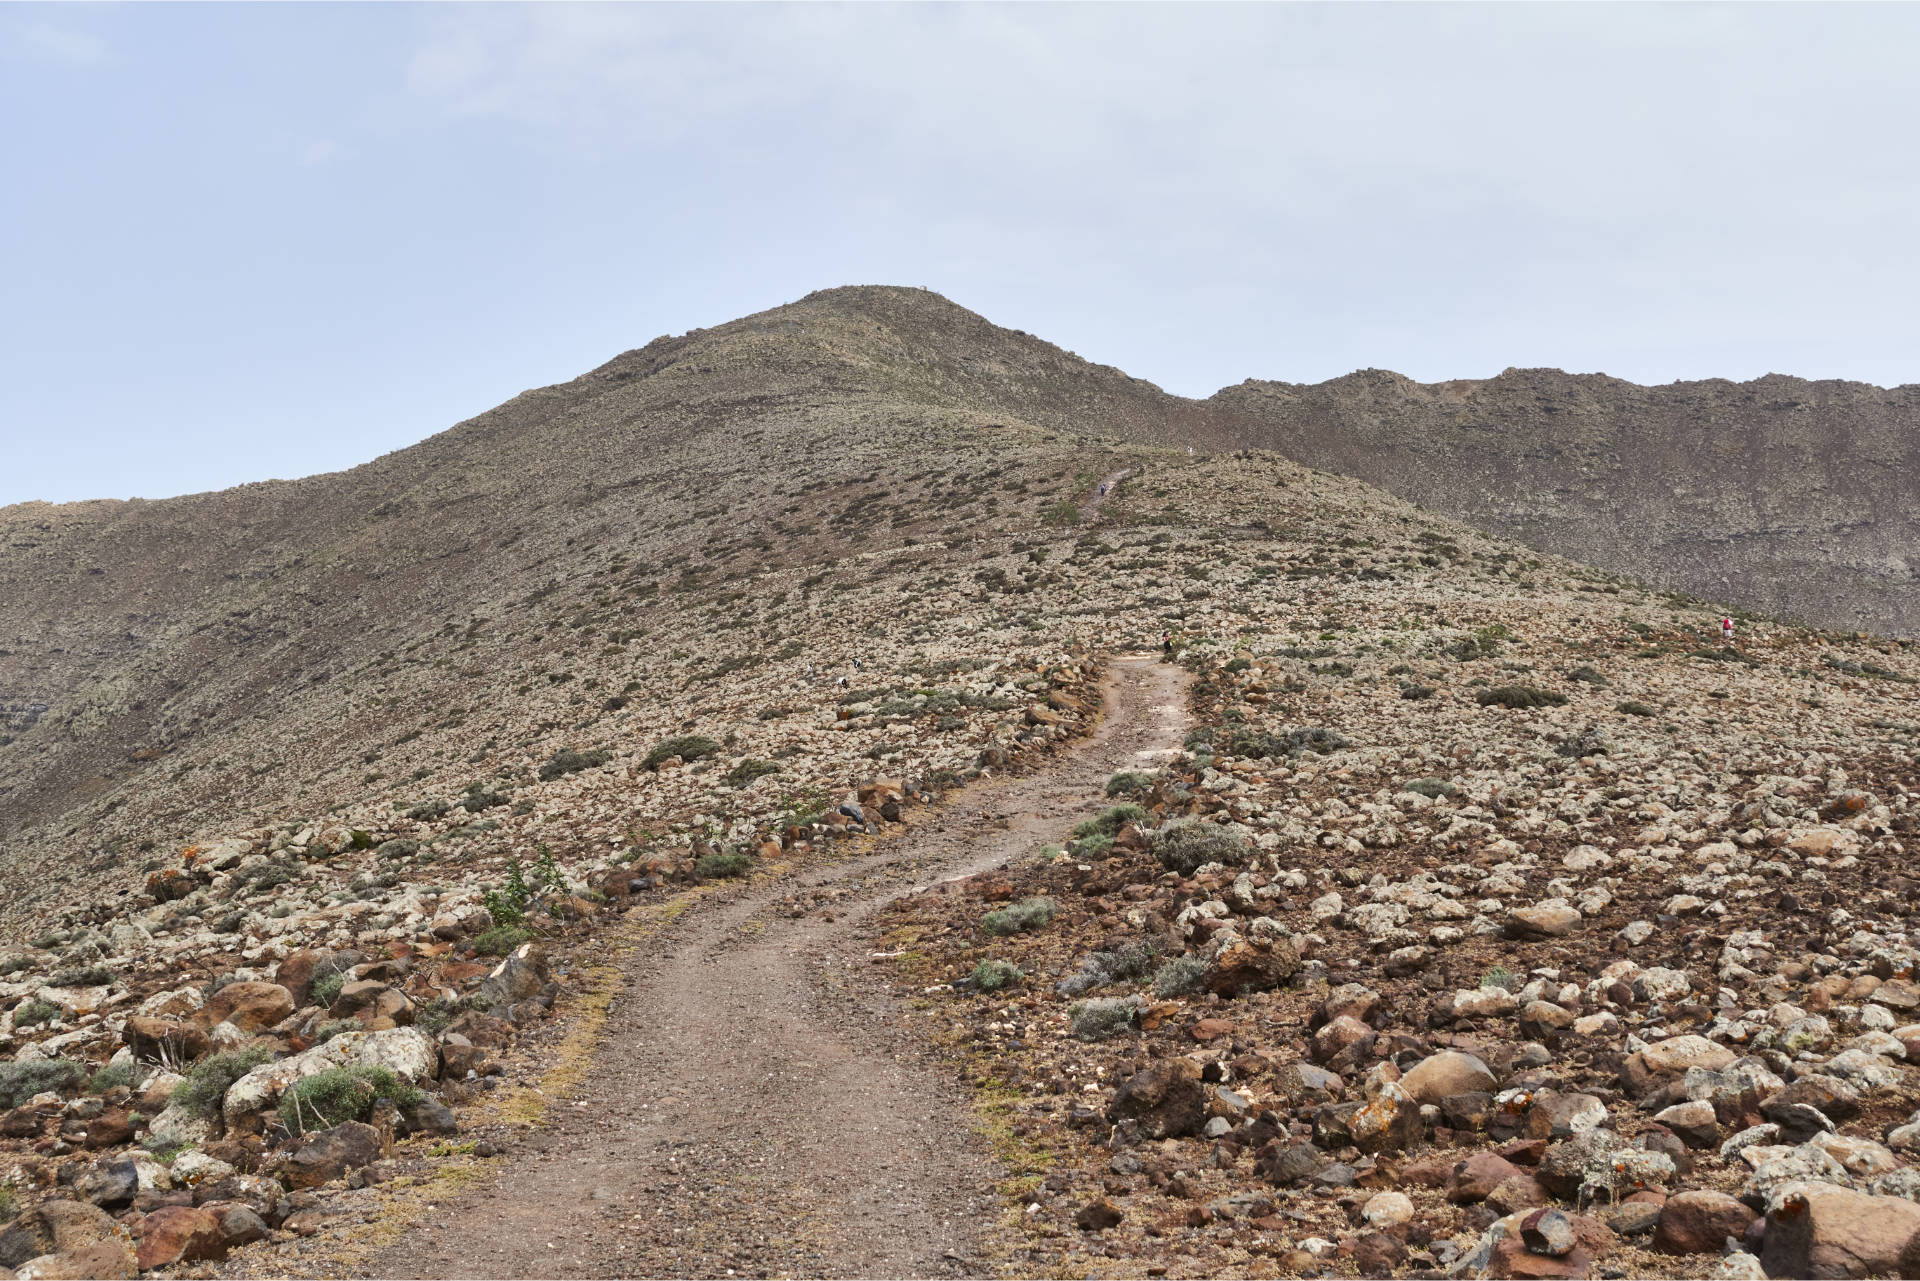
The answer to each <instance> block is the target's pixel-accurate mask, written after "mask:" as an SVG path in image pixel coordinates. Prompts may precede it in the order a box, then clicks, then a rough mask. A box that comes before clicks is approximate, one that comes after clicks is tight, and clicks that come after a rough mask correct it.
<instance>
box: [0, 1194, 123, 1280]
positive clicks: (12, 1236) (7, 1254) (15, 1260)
mask: <svg viewBox="0 0 1920 1281" xmlns="http://www.w3.org/2000/svg"><path fill="white" fill-rule="evenodd" d="M96 1246H105V1247H108V1253H109V1254H110V1255H112V1257H113V1258H115V1259H120V1258H122V1257H124V1262H125V1264H126V1269H127V1270H126V1271H125V1273H124V1274H120V1275H126V1276H131V1275H133V1272H132V1269H133V1267H134V1254H133V1237H132V1235H131V1234H130V1233H128V1231H127V1230H126V1228H124V1227H122V1226H121V1225H120V1224H118V1223H116V1222H114V1221H113V1219H112V1217H111V1216H109V1215H108V1214H107V1212H106V1211H105V1210H102V1209H100V1207H98V1206H93V1205H88V1204H87V1203H86V1202H84V1201H64V1200H62V1201H42V1202H41V1203H40V1204H39V1205H36V1206H34V1207H33V1208H32V1209H31V1210H28V1211H26V1212H25V1213H23V1214H22V1215H21V1216H20V1217H19V1218H17V1219H15V1220H14V1221H13V1223H12V1224H11V1225H10V1226H9V1227H8V1228H7V1230H6V1231H5V1232H0V1267H8V1268H18V1267H19V1266H20V1265H22V1264H24V1263H26V1262H27V1261H28V1260H29V1259H38V1258H40V1257H41V1256H42V1255H48V1254H58V1255H71V1254H73V1253H74V1252H75V1251H79V1250H86V1249H90V1248H92V1247H96Z"/></svg>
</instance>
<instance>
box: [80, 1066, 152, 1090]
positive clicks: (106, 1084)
mask: <svg viewBox="0 0 1920 1281" xmlns="http://www.w3.org/2000/svg"><path fill="white" fill-rule="evenodd" d="M145 1079H146V1069H145V1068H142V1067H140V1066H139V1065H137V1064H134V1063H109V1064H108V1065H107V1066H105V1067H103V1068H101V1069H100V1070H99V1071H98V1072H95V1073H94V1074H93V1075H92V1076H90V1077H88V1078H87V1093H88V1094H105V1093H106V1092H107V1091H108V1090H114V1089H118V1088H119V1087H120V1086H123V1085H124V1086H126V1087H127V1088H128V1089H137V1088H139V1085H140V1082H141V1081H143V1080H145Z"/></svg>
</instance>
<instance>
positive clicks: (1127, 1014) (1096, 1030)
mask: <svg viewBox="0 0 1920 1281" xmlns="http://www.w3.org/2000/svg"><path fill="white" fill-rule="evenodd" d="M1137 1011H1138V1007H1137V1006H1136V1005H1135V1004H1134V1003H1133V1002H1132V1001H1126V1000H1118V999H1111V998H1106V997H1098V998H1095V999H1094V1000H1091V1001H1081V1002H1080V1003H1079V1004H1077V1005H1075V1006H1073V1007H1072V1008H1071V1009H1069V1010H1068V1011H1067V1018H1068V1021H1069V1025H1070V1027H1071V1028H1072V1031H1073V1034H1074V1035H1075V1036H1076V1037H1078V1038H1079V1039H1081V1040H1082V1041H1104V1040H1106V1039H1107V1038H1108V1037H1110V1036H1112V1035H1114V1034H1115V1033H1117V1032H1124V1031H1126V1030H1127V1029H1128V1028H1131V1027H1132V1026H1133V1019H1134V1015H1135V1013H1136V1012H1137Z"/></svg>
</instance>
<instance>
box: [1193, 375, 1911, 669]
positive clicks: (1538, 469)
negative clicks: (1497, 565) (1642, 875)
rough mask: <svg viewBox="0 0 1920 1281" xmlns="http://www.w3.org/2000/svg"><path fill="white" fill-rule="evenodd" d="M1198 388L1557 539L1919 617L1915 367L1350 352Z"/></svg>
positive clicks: (1785, 612) (1672, 568)
mask: <svg viewBox="0 0 1920 1281" xmlns="http://www.w3.org/2000/svg"><path fill="white" fill-rule="evenodd" d="M1208 403H1209V404H1210V405H1213V406H1215V407H1217V408H1219V409H1221V410H1223V411H1225V412H1226V413H1227V414H1228V415H1229V416H1230V417H1231V418H1232V419H1233V420H1234V421H1235V423H1236V428H1235V436H1236V439H1238V440H1239V441H1240V442H1241V443H1243V444H1247V445H1254V446H1258V447H1260V448H1265V449H1276V450H1279V451H1281V452H1282V453H1285V454H1286V455H1288V456H1289V457H1291V458H1295V459H1297V460H1299V461H1300V462H1303V463H1305V464H1306V465H1307V466H1309V467H1318V468H1322V469H1324V470H1328V471H1338V472H1341V473H1344V474H1345V475H1349V476H1355V477H1358V478H1359V479H1361V480H1364V481H1366V482H1367V483H1369V484H1373V485H1378V486H1380V487H1381V488H1383V489H1386V490H1389V491H1391V492H1392V493H1395V494H1398V495H1400V496H1401V497H1403V498H1408V499H1411V500H1413V501H1414V502H1417V503H1419V504H1421V505H1422V506H1423V507H1429V508H1432V509H1433V510H1434V511H1438V512H1443V513H1445V514H1447V515H1449V516H1452V517H1454V518H1456V519H1459V520H1464V521H1467V522H1469V523H1471V524H1474V525H1478V526H1480V527H1482V528H1485V529H1491V530H1497V531H1498V532H1500V533H1502V534H1506V535H1508V536H1510V537H1513V538H1518V539H1520V540H1521V541H1523V542H1525V543H1527V544H1529V545H1530V546H1534V547H1538V548H1541V549H1543V550H1546V551H1551V552H1554V553H1556V554H1558V555H1562V556H1569V557H1572V558H1574V559H1576V560H1581V561H1586V562H1588V563H1589V564H1594V565H1599V566H1602V567H1604V568H1607V569H1611V570H1615V571H1617V572H1620V573H1625V574H1631V575H1633V576H1635V577H1637V578H1641V579H1644V580H1646V581H1648V582H1651V583H1657V584H1659V585H1660V586H1663V587H1673V588H1679V589H1681V590H1684V591H1688V592H1692V593H1694V594H1695V595H1699V596H1704V597H1710V598H1713V599H1717V600H1728V601H1734V602H1738V603H1739V604H1741V605H1744V606H1746V607H1747V608H1749V609H1754V610H1758V611H1761V612H1763V613H1769V614H1776V615H1782V616H1788V617H1797V618H1803V619H1807V620H1809V621H1811V622H1814V623H1817V624H1819V625H1822V626H1828V627H1862V628H1867V629H1869V630H1875V631H1882V632H1892V633H1896V634H1906V635H1911V634H1913V633H1914V632H1915V631H1917V630H1920V505H1916V504H1915V502H1914V494H1915V493H1916V492H1917V487H1920V385H1909V386H1905V387H1896V388H1893V389H1891V390H1886V389H1882V388H1879V387H1870V386H1867V385H1865V384H1862V383H1848V382H1837V381H1826V382H1807V381H1804V380H1802V379H1798V378H1783V377H1778V376H1772V375H1770V376H1768V377H1765V378H1759V379H1755V380H1754V381H1752V382H1748V383H1732V382H1727V381H1725V380H1724V379H1714V380H1709V381H1705V382H1685V383H1672V384H1669V385H1667V386H1663V387H1642V386H1638V385H1636V384H1634V383H1629V382H1624V381H1622V380H1620V379H1617V378H1608V377H1604V376H1602V375H1598V374H1587V375H1574V374H1564V373H1561V372H1560V371H1559V370H1555V369H1510V370H1508V371H1507V372H1505V373H1503V374H1501V375H1500V376H1499V377H1497V378H1490V379H1485V380H1482V381H1457V382H1445V383H1425V384H1423V383H1416V382H1413V381H1411V380H1410V379H1407V378H1403V377H1401V376H1400V375H1398V374H1393V373H1388V372H1385V371H1381V370H1366V371H1362V372H1359V373H1354V374H1349V375H1347V376H1346V377H1344V378H1336V379H1333V380H1331V381H1329V382H1324V383H1319V384H1315V385H1311V386H1308V385H1301V384H1293V383H1278V382H1258V381H1253V380H1249V381H1247V382H1246V383H1243V384H1241V385H1239V386H1237V387H1229V388H1226V389H1225V390H1223V391H1221V392H1219V393H1217V394H1216V395H1215V396H1214V397H1213V398H1212V399H1211V401H1209V402H1208Z"/></svg>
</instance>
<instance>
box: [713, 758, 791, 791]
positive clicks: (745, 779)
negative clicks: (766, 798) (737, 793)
mask: <svg viewBox="0 0 1920 1281" xmlns="http://www.w3.org/2000/svg"><path fill="white" fill-rule="evenodd" d="M779 772H780V767H779V766H778V765H776V764H774V763H773V762H772V761H756V760H754V759H753V758H752V757H751V756H749V757H748V758H747V759H746V760H744V761H741V762H740V763H739V764H738V765H736V766H734V767H733V768H732V769H730V770H728V771H727V772H726V774H725V775H724V776H723V777H722V778H721V780H720V781H721V782H723V783H725V784H726V785H727V786H728V787H745V786H747V784H749V783H751V782H753V780H755V779H756V778H765V777H766V776H767V775H769V774H778V773H779Z"/></svg>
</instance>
